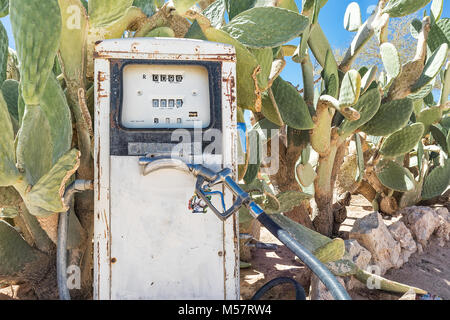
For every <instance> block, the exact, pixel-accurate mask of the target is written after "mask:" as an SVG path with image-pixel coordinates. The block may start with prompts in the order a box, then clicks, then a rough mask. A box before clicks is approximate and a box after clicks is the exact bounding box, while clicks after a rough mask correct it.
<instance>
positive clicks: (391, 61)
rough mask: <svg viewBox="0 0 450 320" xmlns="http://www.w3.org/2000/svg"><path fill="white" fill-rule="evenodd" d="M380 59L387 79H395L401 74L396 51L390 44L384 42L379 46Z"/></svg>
mask: <svg viewBox="0 0 450 320" xmlns="http://www.w3.org/2000/svg"><path fill="white" fill-rule="evenodd" d="M380 53H381V59H382V60H383V65H384V69H385V70H386V72H387V75H388V77H389V78H391V79H393V78H396V77H397V76H398V75H399V74H400V72H401V68H402V65H401V62H400V57H399V55H398V52H397V49H396V48H395V46H394V45H393V44H392V43H389V42H385V43H383V44H382V45H381V46H380Z"/></svg>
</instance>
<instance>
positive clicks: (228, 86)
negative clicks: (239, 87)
mask: <svg viewBox="0 0 450 320" xmlns="http://www.w3.org/2000/svg"><path fill="white" fill-rule="evenodd" d="M222 81H223V82H224V83H225V96H226V97H227V100H228V103H229V104H230V110H231V111H233V105H234V102H235V101H236V95H235V94H236V93H235V85H236V80H235V78H234V75H233V74H232V73H231V71H230V73H229V74H228V76H226V77H224V78H223V79H222ZM232 114H233V112H232ZM232 120H233V119H232Z"/></svg>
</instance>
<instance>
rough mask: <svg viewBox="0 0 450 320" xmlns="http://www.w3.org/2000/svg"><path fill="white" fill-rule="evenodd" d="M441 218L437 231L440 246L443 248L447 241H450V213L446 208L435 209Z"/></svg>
mask: <svg viewBox="0 0 450 320" xmlns="http://www.w3.org/2000/svg"><path fill="white" fill-rule="evenodd" d="M434 211H435V212H436V214H437V215H438V217H439V220H440V223H439V227H438V228H437V230H436V236H437V238H438V240H439V245H440V246H441V247H443V246H444V245H445V242H446V241H449V240H450V213H449V212H448V209H447V208H446V207H439V208H435V210H434Z"/></svg>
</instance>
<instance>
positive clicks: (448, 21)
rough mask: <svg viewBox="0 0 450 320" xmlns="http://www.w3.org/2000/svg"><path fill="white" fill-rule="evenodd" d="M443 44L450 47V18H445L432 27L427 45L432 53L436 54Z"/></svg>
mask: <svg viewBox="0 0 450 320" xmlns="http://www.w3.org/2000/svg"><path fill="white" fill-rule="evenodd" d="M443 43H447V44H448V45H450V18H443V19H440V20H439V21H437V22H436V23H435V24H433V25H432V26H431V30H430V32H429V34H428V39H427V44H428V47H429V48H430V50H431V52H434V51H435V50H436V49H437V48H439V46H441V45H442V44H443Z"/></svg>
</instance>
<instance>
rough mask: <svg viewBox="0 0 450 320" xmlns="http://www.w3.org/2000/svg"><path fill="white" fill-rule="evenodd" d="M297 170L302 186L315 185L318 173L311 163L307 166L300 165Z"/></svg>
mask: <svg viewBox="0 0 450 320" xmlns="http://www.w3.org/2000/svg"><path fill="white" fill-rule="evenodd" d="M296 170H297V177H298V180H299V181H300V183H301V184H302V186H304V187H308V186H310V185H311V184H313V183H314V180H315V179H316V177H317V174H316V172H315V171H314V168H313V167H312V165H311V164H310V163H306V164H299V165H298V166H297V168H296Z"/></svg>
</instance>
